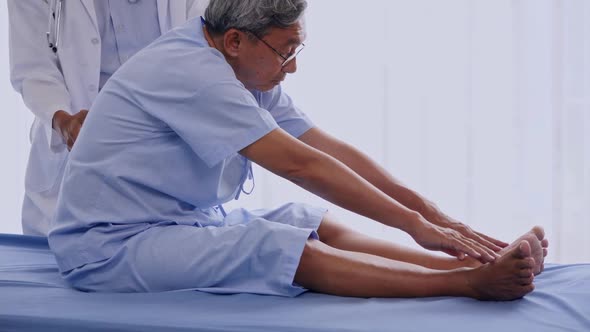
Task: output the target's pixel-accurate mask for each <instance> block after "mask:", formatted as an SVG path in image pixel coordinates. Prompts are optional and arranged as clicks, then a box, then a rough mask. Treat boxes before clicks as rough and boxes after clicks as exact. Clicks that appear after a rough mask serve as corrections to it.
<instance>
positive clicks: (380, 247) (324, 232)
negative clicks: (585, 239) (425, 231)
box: [318, 213, 548, 274]
mask: <svg viewBox="0 0 590 332" xmlns="http://www.w3.org/2000/svg"><path fill="white" fill-rule="evenodd" d="M318 234H319V235H320V240H321V241H322V242H324V243H326V244H328V245H330V246H332V247H335V248H338V249H342V250H348V251H356V252H362V253H367V254H372V255H377V256H381V257H385V258H389V259H393V260H397V261H403V262H407V263H412V264H416V265H421V266H424V267H427V268H431V269H436V270H450V269H456V268H460V267H479V266H481V263H480V262H479V261H477V260H476V259H473V258H470V257H467V258H466V259H465V260H463V261H460V260H458V259H456V258H454V257H444V256H439V255H433V254H431V253H429V252H427V251H422V250H416V249H412V248H408V247H405V246H401V245H397V244H395V243H392V242H390V241H385V240H381V239H377V238H373V237H370V236H368V235H365V234H363V233H360V232H357V231H355V230H353V229H351V228H348V227H346V226H344V225H342V224H341V223H338V222H337V221H336V220H335V219H334V218H333V216H332V215H331V214H329V213H328V214H326V216H325V217H324V219H323V220H322V224H321V225H320V228H319V229H318ZM543 237H544V232H543V229H542V228H540V227H535V228H533V229H532V230H531V231H529V232H528V233H525V234H524V235H523V236H521V237H520V238H519V239H518V240H517V241H515V242H514V243H513V244H512V245H511V246H509V248H512V247H514V245H516V244H518V243H520V240H523V239H524V240H528V241H529V242H530V245H531V248H533V252H532V254H533V255H532V257H533V258H535V261H539V260H540V261H541V264H540V265H539V264H537V266H535V274H538V272H540V271H542V268H543V263H542V262H543V259H542V258H543V257H544V256H546V255H547V245H548V242H547V240H546V239H543ZM539 240H542V241H539ZM539 246H541V247H543V248H544V249H541V253H542V255H539ZM509 248H504V249H503V250H502V251H501V252H500V253H504V252H507V251H509V250H510V249H509ZM543 255H544V256H543Z"/></svg>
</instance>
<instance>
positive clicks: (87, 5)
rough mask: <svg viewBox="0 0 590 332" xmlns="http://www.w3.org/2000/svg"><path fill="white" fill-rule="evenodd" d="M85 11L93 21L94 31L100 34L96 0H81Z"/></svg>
mask: <svg viewBox="0 0 590 332" xmlns="http://www.w3.org/2000/svg"><path fill="white" fill-rule="evenodd" d="M80 1H81V2H82V5H83V6H84V9H86V13H88V16H90V19H91V20H92V25H94V29H95V30H96V32H98V22H97V21H96V9H95V8H94V0H80Z"/></svg>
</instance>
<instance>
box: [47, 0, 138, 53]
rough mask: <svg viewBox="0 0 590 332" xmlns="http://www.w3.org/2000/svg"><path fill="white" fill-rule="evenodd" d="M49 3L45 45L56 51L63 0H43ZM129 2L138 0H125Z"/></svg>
mask: <svg viewBox="0 0 590 332" xmlns="http://www.w3.org/2000/svg"><path fill="white" fill-rule="evenodd" d="M44 1H45V3H47V4H48V5H49V18H48V22H49V27H48V29H47V45H48V46H49V48H50V49H51V50H52V51H53V53H57V47H58V46H59V37H60V29H61V16H62V7H63V2H64V0H44ZM127 1H128V2H129V3H136V2H138V1H139V0H127Z"/></svg>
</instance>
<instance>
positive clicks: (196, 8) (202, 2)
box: [186, 0, 209, 20]
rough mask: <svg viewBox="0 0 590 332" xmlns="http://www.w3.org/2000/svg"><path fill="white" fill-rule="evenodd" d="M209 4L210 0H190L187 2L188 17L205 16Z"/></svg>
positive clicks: (188, 18)
mask: <svg viewBox="0 0 590 332" xmlns="http://www.w3.org/2000/svg"><path fill="white" fill-rule="evenodd" d="M208 5H209V0H188V1H187V2H186V16H187V17H186V19H187V20H190V19H192V18H195V17H199V16H205V9H207V6H208Z"/></svg>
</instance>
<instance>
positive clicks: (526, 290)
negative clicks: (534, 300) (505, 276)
mask: <svg viewBox="0 0 590 332" xmlns="http://www.w3.org/2000/svg"><path fill="white" fill-rule="evenodd" d="M534 290H535V284H533V283H530V284H528V285H523V286H522V291H523V292H524V294H528V293H530V292H532V291H534ZM524 294H523V295H524Z"/></svg>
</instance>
